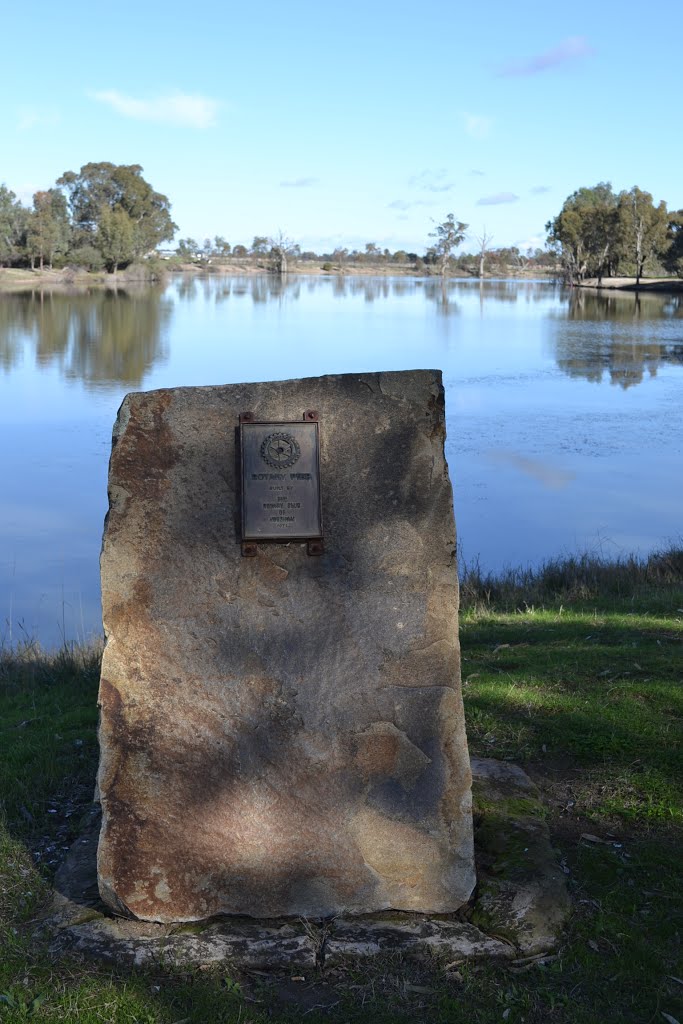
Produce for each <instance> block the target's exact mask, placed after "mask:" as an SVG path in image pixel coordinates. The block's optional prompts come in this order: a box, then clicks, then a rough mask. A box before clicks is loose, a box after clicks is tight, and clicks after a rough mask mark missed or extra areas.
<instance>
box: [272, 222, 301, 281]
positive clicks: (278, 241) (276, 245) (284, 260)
mask: <svg viewBox="0 0 683 1024" xmlns="http://www.w3.org/2000/svg"><path fill="white" fill-rule="evenodd" d="M268 244H269V245H270V254H271V256H272V259H273V270H274V271H275V273H276V274H286V273H287V271H288V269H289V262H290V260H293V259H296V258H297V256H298V255H299V254H300V252H301V250H300V248H299V246H298V245H297V244H296V243H295V242H293V241H292V239H291V238H287V236H286V235H285V234H284V233H283V232H282V231H281V230H278V233H277V235H276V236H275V237H274V238H269V239H268Z"/></svg>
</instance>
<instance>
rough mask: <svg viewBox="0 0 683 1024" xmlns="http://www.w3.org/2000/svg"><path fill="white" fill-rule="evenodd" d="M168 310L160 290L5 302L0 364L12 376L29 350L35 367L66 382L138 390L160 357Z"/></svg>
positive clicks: (0, 309) (36, 295)
mask: <svg viewBox="0 0 683 1024" xmlns="http://www.w3.org/2000/svg"><path fill="white" fill-rule="evenodd" d="M172 309H173V307H172V303H171V301H170V300H169V299H168V298H164V296H163V290H160V289H150V288H144V289H139V290H137V289H133V290H128V289H126V290H124V289H117V290H116V291H109V290H107V291H92V292H89V293H87V294H75V295H74V294H65V293H62V292H42V291H32V292H20V293H17V294H14V295H6V296H4V297H3V301H2V302H1V303H0V364H1V365H2V366H3V368H4V369H5V370H9V369H11V368H12V367H13V366H15V365H16V364H17V363H18V362H19V360H20V359H21V358H22V356H23V353H24V350H25V346H27V345H28V346H29V347H32V348H33V350H34V352H35V359H36V364H37V366H38V367H40V368H48V367H51V366H57V367H59V369H60V371H61V373H62V374H63V375H64V376H65V377H66V378H68V379H72V380H80V381H83V383H84V384H86V385H97V386H102V385H105V384H112V385H117V386H118V385H120V384H123V385H125V386H134V387H135V386H139V385H140V383H141V382H142V380H143V378H144V377H145V375H146V374H147V373H148V372H149V371H150V369H151V368H152V367H153V366H154V365H155V364H157V363H158V362H159V361H160V360H161V359H163V358H165V357H166V355H167V352H166V347H165V332H166V328H167V326H168V324H169V322H170V317H171V313H172Z"/></svg>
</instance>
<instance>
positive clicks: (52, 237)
mask: <svg viewBox="0 0 683 1024" xmlns="http://www.w3.org/2000/svg"><path fill="white" fill-rule="evenodd" d="M70 235H71V228H70V225H69V214H68V211H67V208H66V199H65V198H64V196H63V194H62V193H61V192H60V191H59V190H58V189H56V188H51V189H48V191H46V192H36V193H35V195H34V196H33V209H32V210H31V211H30V213H29V215H28V222H27V230H26V251H27V254H28V258H29V260H30V261H31V268H33V267H34V265H35V261H36V260H38V263H39V266H40V269H41V270H42V269H43V267H44V266H45V263H47V265H48V267H51V266H52V262H53V260H54V258H55V256H61V255H64V254H65V253H66V251H67V249H68V247H69V239H70Z"/></svg>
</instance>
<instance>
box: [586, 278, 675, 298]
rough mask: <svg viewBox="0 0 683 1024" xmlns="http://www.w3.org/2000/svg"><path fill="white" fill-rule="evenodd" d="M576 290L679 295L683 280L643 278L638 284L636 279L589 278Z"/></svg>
mask: <svg viewBox="0 0 683 1024" xmlns="http://www.w3.org/2000/svg"><path fill="white" fill-rule="evenodd" d="M574 287H575V288H588V289H590V290H591V291H596V292H598V291H612V292H655V293H657V294H660V295H661V294H667V293H671V294H678V293H680V292H683V279H681V278H677V277H649V278H647V277H641V279H640V283H639V284H636V279H635V277H603V278H602V279H600V278H597V277H587V278H586V279H585V280H584V281H579V282H578V284H576V285H574Z"/></svg>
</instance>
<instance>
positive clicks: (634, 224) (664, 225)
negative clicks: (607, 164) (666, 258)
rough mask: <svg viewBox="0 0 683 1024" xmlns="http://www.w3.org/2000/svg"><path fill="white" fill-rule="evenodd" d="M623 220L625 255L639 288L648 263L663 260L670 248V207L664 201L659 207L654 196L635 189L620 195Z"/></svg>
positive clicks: (621, 224)
mask: <svg viewBox="0 0 683 1024" xmlns="http://www.w3.org/2000/svg"><path fill="white" fill-rule="evenodd" d="M619 218H620V227H621V233H622V244H623V248H624V253H625V255H626V256H627V257H628V258H629V259H630V261H631V262H632V264H633V266H634V268H635V278H636V284H639V283H640V279H641V277H642V276H643V270H644V268H645V263H646V262H647V260H648V259H650V258H651V257H652V256H663V255H664V254H665V252H666V249H667V248H668V245H669V240H668V238H667V230H668V227H669V214H668V211H667V208H666V203H665V202H664V200H662V201H661V202H660V203H659V204H658V205H657V206H655V204H654V201H653V199H652V196H651V195H650V193H649V192H643V191H642V189H639V188H638V187H637V186H636V185H634V186H633V188H632V189H630V191H628V192H621V193H620V194H619Z"/></svg>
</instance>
